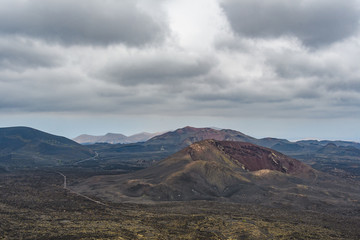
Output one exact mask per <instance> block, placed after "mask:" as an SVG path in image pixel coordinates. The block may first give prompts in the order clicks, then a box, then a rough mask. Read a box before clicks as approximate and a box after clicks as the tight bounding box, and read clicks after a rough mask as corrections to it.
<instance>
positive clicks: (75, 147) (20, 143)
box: [0, 127, 94, 169]
mask: <svg viewBox="0 0 360 240" xmlns="http://www.w3.org/2000/svg"><path fill="white" fill-rule="evenodd" d="M93 155H94V154H93V151H92V150H89V149H88V148H86V147H84V146H82V145H80V144H78V143H76V142H74V141H72V140H70V139H67V138H65V137H60V136H55V135H51V134H48V133H45V132H42V131H39V130H36V129H32V128H28V127H11V128H0V167H1V166H2V167H6V168H10V169H11V168H29V167H30V168H31V167H42V166H55V165H63V164H68V163H73V162H74V161H78V160H81V159H86V158H90V157H92V156H93Z"/></svg>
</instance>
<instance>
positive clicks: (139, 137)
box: [73, 132, 162, 145]
mask: <svg viewBox="0 0 360 240" xmlns="http://www.w3.org/2000/svg"><path fill="white" fill-rule="evenodd" d="M160 134H162V133H161V132H159V133H147V132H142V133H138V134H134V135H131V136H125V135H123V134H120V133H107V134H105V135H103V136H93V135H87V134H82V135H80V136H77V137H76V138H74V139H73V140H74V141H75V142H77V143H80V144H84V145H88V144H95V143H109V144H118V143H120V144H125V143H137V142H145V141H147V140H149V139H150V138H152V137H155V136H157V135H160Z"/></svg>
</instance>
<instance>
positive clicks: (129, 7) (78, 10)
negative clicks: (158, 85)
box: [0, 0, 167, 46]
mask: <svg viewBox="0 0 360 240" xmlns="http://www.w3.org/2000/svg"><path fill="white" fill-rule="evenodd" d="M166 31H167V30H166V26H165V25H164V23H162V22H160V21H158V20H155V19H154V18H152V17H151V16H150V15H148V14H147V13H145V11H143V10H141V8H140V7H139V1H137V0H122V1H116V0H108V1H101V0H88V1H71V0H53V1H42V0H33V1H21V0H5V3H4V2H2V4H1V5H0V34H3V35H16V36H28V37H31V38H39V39H44V40H46V41H49V42H56V43H61V44H66V45H74V44H75V45H84V44H88V45H109V44H117V43H124V44H127V45H131V46H137V45H143V44H146V43H149V42H155V41H159V40H161V39H162V38H163V37H164V34H165V33H166Z"/></svg>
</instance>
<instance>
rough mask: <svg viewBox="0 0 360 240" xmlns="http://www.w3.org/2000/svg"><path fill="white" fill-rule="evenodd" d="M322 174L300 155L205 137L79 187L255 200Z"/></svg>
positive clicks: (161, 196) (103, 193)
mask: <svg viewBox="0 0 360 240" xmlns="http://www.w3.org/2000/svg"><path fill="white" fill-rule="evenodd" d="M318 174H319V173H318V172H317V171H316V170H314V169H312V168H311V167H309V166H307V165H305V164H303V163H301V162H300V161H297V160H295V159H292V158H289V157H287V156H285V155H283V154H281V153H279V152H276V151H274V150H271V149H268V148H264V147H260V146H256V145H253V144H251V143H243V142H229V141H215V140H205V141H201V142H197V143H195V144H192V145H191V146H189V147H187V148H185V149H183V150H181V151H179V152H177V153H175V154H173V155H172V156H170V157H168V158H167V159H165V160H163V161H161V162H159V163H158V164H156V165H154V166H152V167H150V168H147V169H144V170H140V171H137V172H135V173H132V174H127V175H119V176H104V177H99V176H98V177H94V178H90V179H88V180H87V181H86V182H83V183H82V184H80V185H78V186H76V189H77V190H78V191H82V192H85V193H87V194H95V195H97V196H98V197H105V198H108V199H109V200H113V201H114V200H115V201H116V200H119V199H122V198H123V197H136V198H137V199H151V200H191V199H216V198H219V197H220V198H227V199H231V200H233V201H252V200H254V199H258V198H263V197H264V196H267V195H269V194H275V192H277V191H280V190H279V187H285V186H286V187H287V188H288V187H289V186H290V187H293V188H294V189H293V190H294V191H298V189H297V185H298V184H304V183H312V182H314V181H315V180H316V179H317V178H318ZM289 184H290V185H289ZM272 185H274V186H276V188H273V186H272ZM304 189H308V188H306V187H305V188H304ZM290 192H291V191H290ZM297 194H298V193H297ZM277 196H278V197H280V198H281V194H279V195H277Z"/></svg>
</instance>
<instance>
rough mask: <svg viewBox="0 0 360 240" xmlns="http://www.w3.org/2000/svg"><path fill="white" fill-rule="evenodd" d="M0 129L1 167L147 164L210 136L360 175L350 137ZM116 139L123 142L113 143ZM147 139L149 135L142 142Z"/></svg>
mask: <svg viewBox="0 0 360 240" xmlns="http://www.w3.org/2000/svg"><path fill="white" fill-rule="evenodd" d="M0 134H1V135H0V171H4V168H9V167H10V168H16V167H25V168H34V167H42V166H64V165H67V164H74V163H75V162H76V163H77V164H76V166H78V167H86V168H90V169H103V170H116V169H123V170H129V169H139V168H145V167H148V166H151V165H153V164H154V163H155V162H158V161H160V160H162V159H164V158H166V157H168V156H170V155H171V154H174V153H175V152H177V151H180V150H181V149H183V148H185V147H187V146H189V145H191V144H193V143H196V142H199V141H203V140H207V139H213V140H217V141H239V142H247V143H252V144H256V145H258V146H262V147H267V148H271V149H273V150H276V151H278V152H281V153H283V154H285V155H287V156H290V157H292V158H295V159H298V160H301V161H302V162H305V163H307V164H309V165H310V166H312V167H314V168H315V169H317V170H320V171H324V172H328V173H331V174H333V175H337V176H340V177H345V178H352V179H360V144H359V143H356V142H349V141H328V140H323V141H317V140H302V141H297V142H290V141H288V140H286V139H278V138H262V139H257V138H254V137H251V136H248V135H246V134H243V133H241V132H238V131H234V130H231V129H220V130H219V129H214V128H194V127H184V128H180V129H177V130H175V131H170V132H166V133H164V134H161V135H157V136H155V137H152V136H153V135H156V134H147V133H144V134H136V135H133V136H130V137H126V136H124V135H121V134H107V135H105V136H98V137H94V136H90V137H89V136H82V140H81V139H80V137H79V138H78V141H80V142H83V143H85V142H87V143H91V142H93V141H95V142H97V143H95V144H89V145H86V146H85V145H80V144H78V143H76V142H74V141H72V140H70V139H66V138H64V137H58V136H54V135H51V134H47V133H44V132H41V131H38V130H35V129H31V128H26V127H14V128H2V129H0ZM151 137H152V138H151ZM120 138H122V139H123V140H122V142H123V143H122V144H116V143H115V142H116V141H119V139H120ZM147 138H150V139H148V140H147V141H145V142H143V141H144V140H145V139H147ZM79 139H80V140H79ZM129 139H130V140H129ZM99 142H100V143H99ZM107 142H112V143H114V144H108V143H107ZM126 142H137V143H126ZM95 152H96V154H97V155H96V157H94V156H95ZM86 159H90V160H91V161H89V160H86ZM85 160H86V161H85Z"/></svg>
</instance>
